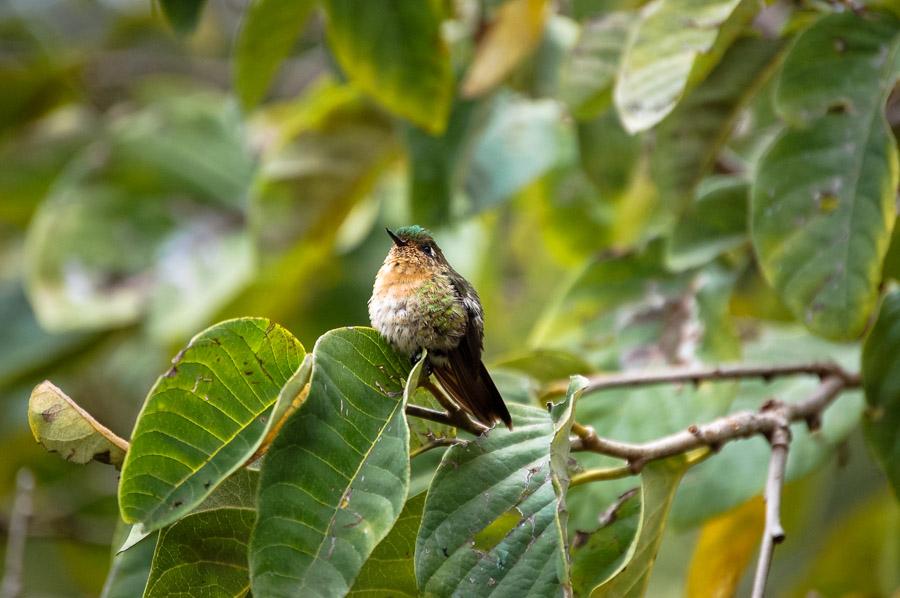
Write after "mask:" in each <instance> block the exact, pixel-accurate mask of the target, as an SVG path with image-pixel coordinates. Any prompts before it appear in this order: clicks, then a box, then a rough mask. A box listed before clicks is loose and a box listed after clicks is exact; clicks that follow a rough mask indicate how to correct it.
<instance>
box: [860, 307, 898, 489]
mask: <svg viewBox="0 0 900 598" xmlns="http://www.w3.org/2000/svg"><path fill="white" fill-rule="evenodd" d="M862 376H863V384H864V386H865V391H866V402H867V403H868V404H869V412H868V413H867V417H866V419H865V420H864V428H863V429H864V430H865V433H866V439H867V440H868V441H869V446H870V447H871V448H872V452H873V453H875V457H876V459H877V460H878V462H879V463H880V464H881V467H882V468H883V469H884V471H885V473H886V474H887V477H888V480H890V482H891V485H892V486H893V488H894V493H895V494H896V495H897V496H898V497H900V291H896V290H895V291H892V292H890V293H888V294H887V295H886V296H885V298H884V300H883V301H882V303H881V310H880V311H879V312H878V319H877V320H876V321H875V325H874V326H873V327H872V332H870V333H869V336H868V338H866V342H865V345H864V346H863V354H862Z"/></svg>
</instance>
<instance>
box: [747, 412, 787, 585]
mask: <svg viewBox="0 0 900 598" xmlns="http://www.w3.org/2000/svg"><path fill="white" fill-rule="evenodd" d="M770 443H771V445H772V456H771V458H770V460H769V475H768V478H767V479H766V494H765V497H766V527H765V529H764V530H763V537H762V546H760V549H759V560H758V561H757V563H756V576H755V577H754V578H753V598H763V594H764V592H765V590H766V581H767V580H768V577H769V566H770V565H771V563H772V552H773V551H774V550H775V545H776V544H780V543H781V542H783V541H784V529H783V528H782V527H781V488H782V486H783V485H784V471H785V467H786V465H787V456H788V447H789V446H790V443H791V430H790V427H789V425H788V422H787V421H785V422H783V423H782V425H781V426H778V427H777V428H775V430H773V431H772V435H771V437H770Z"/></svg>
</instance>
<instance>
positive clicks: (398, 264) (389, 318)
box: [369, 225, 512, 430]
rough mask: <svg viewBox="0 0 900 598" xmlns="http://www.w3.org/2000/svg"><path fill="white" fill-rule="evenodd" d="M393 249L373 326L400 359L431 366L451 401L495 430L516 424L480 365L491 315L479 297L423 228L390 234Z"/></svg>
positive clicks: (376, 293) (372, 306) (373, 309)
mask: <svg viewBox="0 0 900 598" xmlns="http://www.w3.org/2000/svg"><path fill="white" fill-rule="evenodd" d="M385 230H386V231H387V234H388V235H389V236H390V237H391V240H392V241H393V245H392V246H391V248H390V251H388V254H387V257H386V258H385V259H384V263H383V264H382V265H381V268H380V269H379V270H378V274H377V275H376V276H375V286H374V288H373V289H372V297H371V299H369V319H370V320H371V322H372V326H373V327H374V328H375V329H376V330H378V332H379V333H381V335H382V336H383V337H384V338H385V339H386V340H387V341H388V343H390V344H391V346H392V347H393V348H394V349H395V350H397V351H398V352H400V353H402V354H405V355H407V356H409V357H410V358H411V359H412V361H414V362H415V361H417V360H418V358H419V357H420V356H421V354H422V350H423V349H424V350H426V351H427V356H428V357H427V359H428V361H427V364H426V365H427V366H428V368H427V369H429V370H430V371H431V373H434V375H435V377H436V378H437V380H438V381H439V382H440V384H441V386H442V387H443V388H444V390H445V391H446V392H447V394H448V395H449V396H450V398H451V399H453V401H454V402H455V403H456V404H457V405H458V406H459V407H460V408H461V409H463V410H464V411H465V412H466V413H468V414H469V415H470V416H472V417H473V418H474V419H475V420H477V421H478V422H480V423H482V424H484V425H486V426H488V427H491V426H492V425H493V424H494V422H496V421H498V420H499V421H502V422H503V423H504V424H506V426H507V427H508V428H509V429H510V430H511V429H512V418H510V415H509V411H508V410H507V408H506V405H505V404H504V403H503V398H502V397H501V396H500V392H499V391H498V390H497V387H496V386H495V385H494V381H493V380H492V379H491V376H490V374H489V373H488V371H487V368H485V367H484V363H483V362H482V361H481V351H482V347H483V339H484V310H483V309H482V307H481V301H480V300H479V298H478V293H476V292H475V289H474V288H473V287H472V285H471V284H469V282H468V281H467V280H466V279H465V278H463V277H462V276H461V275H460V274H459V273H458V272H457V271H456V270H454V269H453V267H452V266H450V264H449V263H448V262H447V259H446V258H445V257H444V254H443V252H442V251H441V249H440V247H438V246H437V243H435V242H434V238H432V236H431V233H430V232H429V231H428V230H426V229H424V228H422V227H421V226H417V225H413V226H404V227H402V228H398V229H397V230H396V231H391V230H390V229H385Z"/></svg>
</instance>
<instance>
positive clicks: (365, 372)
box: [250, 328, 409, 596]
mask: <svg viewBox="0 0 900 598" xmlns="http://www.w3.org/2000/svg"><path fill="white" fill-rule="evenodd" d="M313 359H314V363H315V365H314V366H313V373H312V379H311V381H310V390H309V395H308V397H307V399H306V401H305V402H304V403H303V405H302V406H301V407H300V409H299V410H298V411H297V412H296V413H294V415H293V416H291V418H290V419H289V420H288V421H287V423H285V425H284V427H283V428H282V430H281V433H280V434H279V435H278V437H277V438H276V439H275V442H274V443H273V444H272V447H271V448H270V450H269V452H268V453H267V454H266V457H265V460H264V461H263V468H262V479H261V481H260V493H259V519H258V522H257V525H256V528H255V529H254V531H253V536H252V539H251V542H250V568H251V579H252V584H253V593H254V594H255V595H257V596H276V595H299V594H304V593H305V594H304V595H320V596H335V595H343V594H345V593H346V592H347V591H348V590H349V589H350V587H352V584H353V581H354V579H355V578H356V576H357V575H358V574H359V571H360V569H361V568H362V566H363V563H364V562H365V560H366V559H367V558H368V557H369V555H370V554H371V553H372V551H373V550H374V549H375V546H376V545H377V544H378V542H380V541H381V540H382V538H384V537H385V536H386V535H387V533H388V532H389V531H390V529H391V527H392V526H393V525H394V522H395V521H396V520H397V517H398V516H399V515H400V511H401V509H402V507H403V503H404V501H405V500H406V492H407V487H408V485H409V459H408V452H409V431H408V429H407V424H406V414H405V412H404V409H403V405H404V402H405V401H404V400H403V398H402V395H403V388H404V382H405V376H406V375H407V373H408V371H409V370H408V365H407V363H408V362H407V360H406V359H405V358H402V357H400V356H399V355H397V354H396V353H394V351H393V350H392V349H391V348H390V347H389V346H388V345H387V344H386V343H385V341H384V340H383V339H382V338H381V336H380V335H379V334H378V333H377V332H375V331H374V330H372V329H370V328H341V329H337V330H333V331H331V332H329V333H327V334H325V335H324V336H322V337H321V338H320V339H319V340H318V342H317V343H316V346H315V349H314V350H313Z"/></svg>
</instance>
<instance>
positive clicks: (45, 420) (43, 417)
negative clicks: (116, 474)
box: [28, 380, 128, 468]
mask: <svg viewBox="0 0 900 598" xmlns="http://www.w3.org/2000/svg"><path fill="white" fill-rule="evenodd" d="M28 425H29V426H30V427H31V433H32V434H33V435H34V439H35V440H37V441H38V442H40V443H41V445H42V446H43V447H44V448H45V449H47V450H48V451H50V452H51V453H59V455H60V456H61V457H62V458H63V459H65V460H66V461H72V462H73V463H79V464H84V463H88V462H90V461H100V462H102V463H110V464H112V465H115V466H116V468H119V467H121V466H122V461H123V460H124V459H125V451H127V450H128V443H127V442H126V441H124V440H122V439H121V438H119V437H118V436H116V435H115V434H113V433H112V432H110V430H109V429H108V428H106V427H105V426H104V425H102V424H101V423H100V422H98V421H97V420H96V419H94V418H93V417H92V416H91V414H89V413H88V412H86V411H85V410H84V409H82V408H81V407H79V406H78V404H77V403H75V401H73V400H72V399H70V398H69V397H68V396H67V395H66V393H64V392H63V391H62V390H60V389H59V388H58V387H56V385H54V384H53V383H52V382H50V381H49V380H45V381H43V382H41V383H40V384H38V385H37V386H36V387H35V389H34V390H33V391H31V398H30V399H29V400H28Z"/></svg>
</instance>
